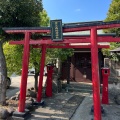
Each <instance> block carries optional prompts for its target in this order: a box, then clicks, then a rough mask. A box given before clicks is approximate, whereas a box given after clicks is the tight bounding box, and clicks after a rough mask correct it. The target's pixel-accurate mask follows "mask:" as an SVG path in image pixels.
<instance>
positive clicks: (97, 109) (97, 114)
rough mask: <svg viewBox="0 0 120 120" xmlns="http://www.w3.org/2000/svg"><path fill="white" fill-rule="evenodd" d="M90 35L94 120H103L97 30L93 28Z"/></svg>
mask: <svg viewBox="0 0 120 120" xmlns="http://www.w3.org/2000/svg"><path fill="white" fill-rule="evenodd" d="M90 35H91V63H92V64H91V65H92V66H91V67H92V83H93V103H94V120H101V103H100V81H99V64H98V46H97V29H96V28H94V27H93V28H92V29H91V31H90Z"/></svg>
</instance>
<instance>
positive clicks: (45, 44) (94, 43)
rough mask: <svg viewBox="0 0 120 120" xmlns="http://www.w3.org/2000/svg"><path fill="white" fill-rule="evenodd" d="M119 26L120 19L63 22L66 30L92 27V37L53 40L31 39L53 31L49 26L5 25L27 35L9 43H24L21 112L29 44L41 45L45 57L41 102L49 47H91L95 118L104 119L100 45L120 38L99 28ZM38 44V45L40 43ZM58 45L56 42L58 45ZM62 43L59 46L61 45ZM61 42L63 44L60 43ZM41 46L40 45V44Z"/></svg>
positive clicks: (43, 58) (97, 119)
mask: <svg viewBox="0 0 120 120" xmlns="http://www.w3.org/2000/svg"><path fill="white" fill-rule="evenodd" d="M118 27H120V21H111V22H102V21H97V22H86V23H73V24H64V26H63V32H64V33H65V32H76V31H86V30H90V36H89V37H85V36H66V37H64V39H63V41H62V42H53V41H52V40H51V39H50V38H49V37H48V38H45V37H43V39H41V40H31V38H30V36H31V34H32V33H50V28H49V27H38V28H3V30H5V31H6V32H7V33H23V34H25V38H24V40H22V41H11V42H10V44H23V45H24V50H23V64H22V77H21V86H20V100H19V107H18V111H19V112H24V110H25V98H26V86H27V73H28V65H29V52H30V51H29V48H30V45H35V46H34V47H41V48H42V59H41V63H42V64H41V66H40V73H41V74H40V78H39V86H38V94H37V102H41V98H42V82H43V71H44V63H45V53H46V48H91V63H92V83H93V102H94V120H101V102H100V88H99V87H100V86H99V84H100V83H99V70H98V69H99V66H98V48H99V47H100V48H103V47H104V48H108V47H109V46H101V45H99V44H98V42H120V39H119V38H115V37H112V36H111V35H108V36H98V35H97V30H99V29H108V28H118ZM70 43H89V44H88V45H84V46H83V45H78V46H72V45H70ZM37 44H38V45H37ZM55 44H57V45H55ZM59 44H60V45H59ZM61 44H62V45H61ZM39 45H40V46H39Z"/></svg>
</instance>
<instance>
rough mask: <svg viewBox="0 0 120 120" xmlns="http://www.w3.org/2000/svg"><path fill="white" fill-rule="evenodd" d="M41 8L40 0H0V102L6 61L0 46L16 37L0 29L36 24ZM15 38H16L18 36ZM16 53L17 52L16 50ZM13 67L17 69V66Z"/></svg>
mask: <svg viewBox="0 0 120 120" xmlns="http://www.w3.org/2000/svg"><path fill="white" fill-rule="evenodd" d="M42 10H43V6H42V0H0V60H1V61H0V65H2V68H1V71H0V72H1V76H0V78H1V79H0V81H1V84H0V90H1V91H0V104H5V100H6V94H5V93H6V79H7V69H6V62H5V56H4V53H3V48H2V47H3V44H4V43H5V42H6V41H9V40H11V39H12V37H16V36H12V37H10V36H9V35H8V34H5V33H4V31H3V30H2V27H32V26H38V25H39V23H40V15H39V13H40V12H41V11H42ZM22 36H23V35H22ZM16 38H18V36H17V37H16ZM20 38H21V35H20ZM16 49H17V48H14V49H13V50H14V51H16ZM19 50H20V49H18V51H19ZM7 52H9V51H7ZM11 52H12V50H11ZM13 53H14V52H13ZM16 54H18V53H17V52H16ZM13 58H15V56H14V55H13V56H12V55H11V58H10V57H9V56H8V59H9V60H14V59H13ZM15 59H17V58H15ZM17 60H18V59H17ZM7 65H8V64H7ZM8 66H9V65H8ZM12 67H13V68H14V67H15V66H14V64H12V65H11V68H12ZM15 69H17V67H16V68H15Z"/></svg>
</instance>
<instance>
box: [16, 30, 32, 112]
mask: <svg viewBox="0 0 120 120" xmlns="http://www.w3.org/2000/svg"><path fill="white" fill-rule="evenodd" d="M30 34H31V33H30V32H25V40H24V50H23V58H22V59H23V63H22V77H21V85H20V98H19V105H18V111H19V112H24V111H25V100H26V88H27V76H28V66H29V54H30V44H29V41H30Z"/></svg>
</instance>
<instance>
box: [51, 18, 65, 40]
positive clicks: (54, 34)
mask: <svg viewBox="0 0 120 120" xmlns="http://www.w3.org/2000/svg"><path fill="white" fill-rule="evenodd" d="M50 27H51V39H52V41H63V31H62V20H51V21H50Z"/></svg>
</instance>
